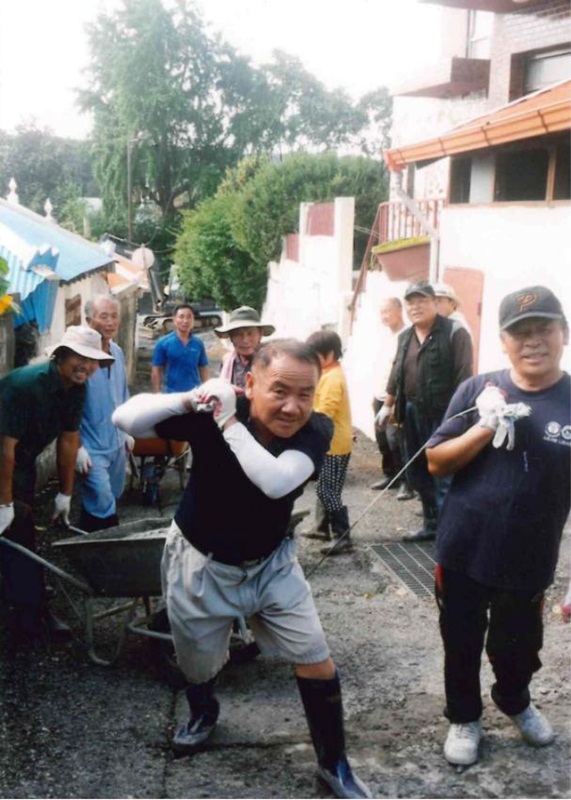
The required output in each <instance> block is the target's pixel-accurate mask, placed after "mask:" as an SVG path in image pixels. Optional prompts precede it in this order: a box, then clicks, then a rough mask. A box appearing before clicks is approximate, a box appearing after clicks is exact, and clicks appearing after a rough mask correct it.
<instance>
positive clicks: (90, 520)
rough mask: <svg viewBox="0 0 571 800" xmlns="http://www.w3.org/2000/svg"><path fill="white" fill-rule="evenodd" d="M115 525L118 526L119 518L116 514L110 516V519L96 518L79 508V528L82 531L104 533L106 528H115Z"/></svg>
mask: <svg viewBox="0 0 571 800" xmlns="http://www.w3.org/2000/svg"><path fill="white" fill-rule="evenodd" d="M117 525H119V517H118V516H117V514H111V516H110V517H96V516H94V515H93V514H90V513H89V511H87V510H86V509H85V508H84V507H83V506H81V514H80V516H79V527H80V528H81V530H82V531H85V532H86V533H94V532H95V531H104V530H106V529H107V528H115V527H116V526H117Z"/></svg>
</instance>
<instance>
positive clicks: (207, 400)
mask: <svg viewBox="0 0 571 800" xmlns="http://www.w3.org/2000/svg"><path fill="white" fill-rule="evenodd" d="M191 400H192V402H193V404H196V405H197V406H200V405H206V406H211V404H214V405H213V410H212V416H213V417H214V420H215V422H216V424H217V425H218V427H219V428H221V429H223V428H224V425H225V423H226V422H228V420H229V419H232V417H233V416H235V414H236V392H235V391H234V387H233V386H232V384H231V383H228V381H225V380H222V379H221V378H210V380H208V381H206V382H205V383H203V384H201V385H200V386H197V387H196V389H193V390H192V398H191ZM196 410H197V411H199V410H202V409H200V408H199V407H197V408H196ZM205 410H206V409H205ZM208 410H210V409H208Z"/></svg>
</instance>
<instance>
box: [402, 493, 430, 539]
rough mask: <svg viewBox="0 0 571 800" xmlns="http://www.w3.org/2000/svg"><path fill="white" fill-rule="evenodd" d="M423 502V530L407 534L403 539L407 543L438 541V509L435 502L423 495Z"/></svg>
mask: <svg viewBox="0 0 571 800" xmlns="http://www.w3.org/2000/svg"><path fill="white" fill-rule="evenodd" d="M420 499H421V502H422V520H423V524H422V528H421V529H420V530H419V531H415V532H414V533H405V535H404V536H403V537H402V538H403V541H405V542H426V541H430V540H432V539H436V528H437V523H438V508H437V506H436V504H435V503H434V501H433V500H432V499H430V498H426V497H424V496H422V495H421V497H420Z"/></svg>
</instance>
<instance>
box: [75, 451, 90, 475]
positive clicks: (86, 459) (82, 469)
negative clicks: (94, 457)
mask: <svg viewBox="0 0 571 800" xmlns="http://www.w3.org/2000/svg"><path fill="white" fill-rule="evenodd" d="M90 467H91V458H90V456H89V453H88V452H87V450H86V449H85V447H83V445H82V446H81V447H80V448H79V450H78V451H77V458H76V459H75V471H76V472H79V474H80V475H87V473H88V472H89V469H90Z"/></svg>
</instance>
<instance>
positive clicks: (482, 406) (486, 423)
mask: <svg viewBox="0 0 571 800" xmlns="http://www.w3.org/2000/svg"><path fill="white" fill-rule="evenodd" d="M505 407H506V398H505V396H504V393H503V392H502V391H501V390H500V389H498V387H497V386H492V385H491V384H489V385H488V386H486V388H485V389H484V391H483V392H482V393H481V394H479V395H478V397H477V398H476V408H477V409H478V413H479V415H480V420H479V423H478V424H479V425H480V426H481V427H482V428H489V429H490V430H491V431H497V429H498V425H499V424H500V415H501V414H502V412H503V410H504V408H505Z"/></svg>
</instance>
